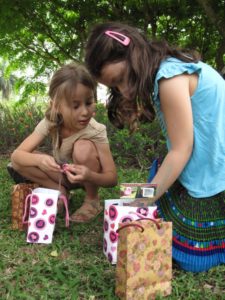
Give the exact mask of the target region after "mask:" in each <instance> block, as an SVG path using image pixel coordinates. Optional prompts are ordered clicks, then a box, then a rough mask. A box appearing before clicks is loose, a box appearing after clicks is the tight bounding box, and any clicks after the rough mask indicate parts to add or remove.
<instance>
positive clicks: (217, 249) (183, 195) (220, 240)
mask: <svg viewBox="0 0 225 300" xmlns="http://www.w3.org/2000/svg"><path fill="white" fill-rule="evenodd" d="M157 206H158V214H159V217H161V218H163V219H164V220H166V221H172V222H173V259H174V260H175V261H176V262H177V263H178V264H179V265H180V267H181V268H182V269H184V270H186V271H191V272H202V271H207V270H208V269H210V268H211V267H213V266H217V265H220V264H224V263H225V191H224V192H221V193H219V194H217V195H215V196H213V197H208V198H193V197H191V196H190V195H189V194H188V193H187V191H186V190H185V189H184V188H183V187H182V186H181V185H180V184H179V183H178V182H176V183H175V184H174V185H173V187H171V189H170V191H169V192H167V193H166V194H165V195H164V196H163V197H161V198H160V199H159V200H158V201H157Z"/></svg>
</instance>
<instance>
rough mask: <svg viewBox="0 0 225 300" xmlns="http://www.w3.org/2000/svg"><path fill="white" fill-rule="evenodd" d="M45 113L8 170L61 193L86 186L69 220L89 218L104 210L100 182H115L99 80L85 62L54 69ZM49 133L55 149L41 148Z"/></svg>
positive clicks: (15, 154)
mask: <svg viewBox="0 0 225 300" xmlns="http://www.w3.org/2000/svg"><path fill="white" fill-rule="evenodd" d="M49 97H50V105H49V108H48V110H47V111H46V114H45V118H44V119H43V120H42V121H41V122H40V123H39V124H38V125H37V126H36V128H35V129H34V131H33V132H32V133H31V134H30V135H29V136H28V137H27V138H26V139H25V140H24V141H23V142H22V143H21V144H20V145H19V146H18V147H17V148H16V149H15V151H14V152H13V153H12V155H11V164H12V168H10V167H9V172H10V173H11V174H13V177H14V178H15V180H16V179H17V178H18V175H21V176H23V177H25V178H26V179H28V180H30V181H32V182H35V183H38V184H39V185H40V186H42V187H46V188H51V189H58V188H59V182H61V186H60V190H61V193H62V194H68V191H69V190H71V189H74V188H77V187H83V188H84V190H85V192H86V194H85V198H84V203H83V205H82V206H81V208H79V209H78V210H77V211H76V212H75V213H73V214H72V215H71V221H74V222H88V221H90V220H91V219H92V218H94V217H95V216H96V215H97V214H99V213H100V212H101V210H102V207H101V205H100V199H99V195H98V189H99V187H112V186H114V185H116V183H117V174H116V168H115V164H114V161H113V158H112V154H111V151H110V147H109V143H108V139H107V133H106V127H105V126H104V125H103V124H100V123H98V122H97V121H96V120H95V119H94V118H93V116H94V114H95V106H96V83H95V81H94V80H93V79H92V77H91V76H90V74H89V73H88V71H87V70H86V69H85V67H84V66H82V65H79V64H75V63H71V64H68V65H64V66H63V67H61V68H60V69H59V70H58V71H56V72H55V74H54V75H53V77H52V79H51V82H50V87H49ZM49 135H50V136H51V138H52V146H53V151H52V154H45V153H40V152H37V151H36V150H37V148H38V146H39V145H40V144H41V143H42V142H43V140H44V139H45V138H46V137H48V136H49Z"/></svg>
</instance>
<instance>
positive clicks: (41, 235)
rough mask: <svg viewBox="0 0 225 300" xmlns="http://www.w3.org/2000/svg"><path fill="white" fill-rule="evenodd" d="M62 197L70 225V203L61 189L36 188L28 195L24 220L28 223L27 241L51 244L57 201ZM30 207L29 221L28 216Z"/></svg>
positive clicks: (67, 224) (67, 222) (67, 221)
mask: <svg viewBox="0 0 225 300" xmlns="http://www.w3.org/2000/svg"><path fill="white" fill-rule="evenodd" d="M58 199H61V200H62V201H63V202H64V206H65V210H66V226H67V227H68V226H69V213H68V203H67V199H66V197H65V196H63V195H60V191H58V190H53V189H46V188H36V189H34V190H33V191H32V193H31V194H29V195H28V196H27V197H26V201H25V211H24V216H23V222H24V223H28V231H27V242H28V243H42V244H50V243H51V242H52V238H53V232H54V228H55V221H56V214H57V202H58ZM28 204H29V205H28ZM28 206H29V207H30V208H29V214H28V215H29V217H28V221H26V220H25V218H26V213H27V212H26V211H27V207H28Z"/></svg>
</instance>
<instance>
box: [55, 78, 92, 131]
mask: <svg viewBox="0 0 225 300" xmlns="http://www.w3.org/2000/svg"><path fill="white" fill-rule="evenodd" d="M95 106H96V103H95V98H94V92H93V90H92V89H90V88H89V87H87V86H85V85H83V84H81V83H78V84H77V85H76V88H75V89H74V93H73V94H72V97H71V99H69V101H66V100H63V101H62V102H61V105H60V107H59V112H60V113H61V114H62V117H63V120H64V128H65V129H69V130H71V131H73V132H78V131H80V130H82V129H84V128H85V127H86V126H87V125H88V123H89V122H90V120H91V118H92V116H93V115H94V112H95Z"/></svg>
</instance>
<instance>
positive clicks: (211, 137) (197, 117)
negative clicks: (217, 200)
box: [153, 58, 225, 198]
mask: <svg viewBox="0 0 225 300" xmlns="http://www.w3.org/2000/svg"><path fill="white" fill-rule="evenodd" d="M183 73H187V74H193V73H197V74H198V85H197V88H196V90H195V92H194V94H193V95H192V97H191V104H192V113H193V122H194V124H193V125H194V145H193V151H192V155H191V157H190V159H189V161H188V163H187V164H186V166H185V168H184V170H183V171H182V173H181V175H180V177H179V181H180V182H181V184H182V185H183V186H184V187H185V188H186V189H187V191H188V193H189V194H190V195H191V196H193V197H196V198H201V197H210V196H213V195H215V194H217V193H219V192H221V191H224V190H225V80H224V79H223V78H222V76H221V75H220V74H219V73H218V72H217V71H216V70H214V69H213V68H212V67H210V66H209V65H207V64H205V63H203V62H201V61H200V62H198V63H186V62H182V61H180V60H178V59H176V58H167V59H166V60H164V61H163V62H162V63H161V65H160V67H159V70H158V72H157V74H156V79H155V84H154V94H153V102H154V106H155V109H156V115H157V117H158V119H159V122H160V125H161V128H162V131H163V132H164V134H165V136H166V139H167V147H168V149H170V141H169V138H168V135H167V131H166V123H165V121H164V117H163V114H162V112H161V110H160V99H159V85H158V84H159V80H160V79H162V78H171V77H174V76H176V75H180V74H183Z"/></svg>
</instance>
